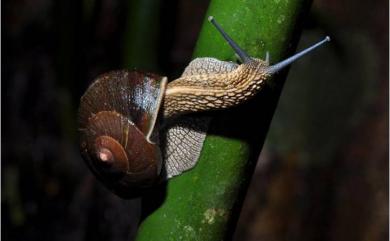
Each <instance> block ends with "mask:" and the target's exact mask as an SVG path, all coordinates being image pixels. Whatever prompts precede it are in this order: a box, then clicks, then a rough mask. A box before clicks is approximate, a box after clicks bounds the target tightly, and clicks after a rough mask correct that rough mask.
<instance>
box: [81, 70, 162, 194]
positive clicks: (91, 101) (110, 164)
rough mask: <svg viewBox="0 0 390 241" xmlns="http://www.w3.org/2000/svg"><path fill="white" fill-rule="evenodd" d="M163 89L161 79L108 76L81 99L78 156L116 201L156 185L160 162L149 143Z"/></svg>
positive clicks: (122, 74)
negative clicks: (116, 196) (119, 197)
mask: <svg viewBox="0 0 390 241" xmlns="http://www.w3.org/2000/svg"><path fill="white" fill-rule="evenodd" d="M165 86H166V78H165V77H161V76H158V75H154V74H147V73H141V72H129V71H125V70H121V71H113V72H109V73H107V74H104V75H102V76H100V77H98V78H97V80H95V82H94V83H93V84H92V85H91V86H90V87H89V88H88V90H87V91H86V92H85V94H84V95H83V96H82V98H81V103H80V108H79V126H80V132H81V135H80V147H81V153H82V155H83V158H84V160H85V161H86V163H87V165H88V166H89V167H90V169H91V170H92V172H93V173H94V174H95V175H96V177H97V178H98V179H100V180H101V181H102V183H104V184H105V186H106V187H107V188H109V189H110V190H112V191H113V192H115V193H116V194H118V195H120V196H128V195H130V196H131V193H130V194H129V191H131V192H134V193H136V192H137V190H138V189H142V188H144V187H148V186H151V185H153V184H155V183H156V182H157V181H158V180H159V177H160V173H161V166H162V157H161V152H160V149H159V147H158V145H157V144H156V143H155V142H154V141H153V140H156V142H157V139H158V133H157V131H155V130H154V129H155V128H154V127H155V124H156V123H155V122H156V118H157V114H158V112H159V108H160V105H161V99H162V95H163V93H164V90H165ZM152 139H153V140H152Z"/></svg>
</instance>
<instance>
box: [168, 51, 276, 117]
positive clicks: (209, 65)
mask: <svg viewBox="0 0 390 241" xmlns="http://www.w3.org/2000/svg"><path fill="white" fill-rule="evenodd" d="M267 68H268V63H267V62H265V61H263V60H260V59H254V58H253V59H252V61H250V62H248V63H244V64H241V65H238V64H235V63H232V62H224V61H220V60H217V59H214V58H198V59H195V60H193V61H192V62H191V63H190V64H189V65H188V67H187V68H186V69H185V71H184V73H183V75H182V76H181V77H180V78H178V79H176V80H174V81H172V82H171V83H169V84H168V87H167V90H166V93H165V97H164V116H172V115H180V114H183V113H188V112H197V111H209V110H216V109H226V108H230V107H232V106H236V105H239V104H241V103H243V102H245V101H246V100H248V99H250V98H251V97H253V96H254V95H255V94H256V93H258V92H259V91H260V89H261V88H262V86H263V84H264V83H265V82H264V81H265V80H266V79H267V78H269V77H270V75H268V74H267V71H266V70H267Z"/></svg>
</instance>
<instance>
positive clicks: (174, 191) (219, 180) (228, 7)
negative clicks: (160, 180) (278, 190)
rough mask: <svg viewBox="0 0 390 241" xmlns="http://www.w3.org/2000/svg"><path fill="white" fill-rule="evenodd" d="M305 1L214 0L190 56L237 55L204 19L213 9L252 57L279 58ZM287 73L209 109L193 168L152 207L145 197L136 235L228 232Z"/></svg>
mask: <svg viewBox="0 0 390 241" xmlns="http://www.w3.org/2000/svg"><path fill="white" fill-rule="evenodd" d="M309 5H310V1H307V0H262V1H256V0H246V1H236V0H213V1H211V3H210V6H209V9H208V12H207V15H206V17H205V22H204V24H203V28H202V30H201V33H200V35H199V39H198V42H197V46H196V49H195V52H194V57H202V56H212V57H216V58H218V59H221V60H234V59H235V57H234V53H233V51H232V50H231V48H230V47H229V46H228V44H227V43H226V42H225V41H224V40H223V38H222V37H221V36H220V34H219V33H218V32H217V31H216V29H214V27H212V26H211V24H210V23H208V22H207V16H209V15H212V16H214V17H215V19H216V20H217V21H218V22H219V23H220V25H221V26H222V27H223V28H224V29H225V30H226V32H227V33H228V34H229V35H230V36H231V37H232V38H233V39H234V40H235V41H236V42H237V43H238V44H239V45H240V46H241V47H242V48H243V49H244V50H246V52H247V53H249V54H250V55H251V56H254V57H258V58H264V56H265V53H266V51H269V53H270V56H271V63H274V62H277V61H279V60H280V59H281V57H282V56H283V57H285V56H286V53H287V50H290V51H291V50H293V49H294V48H295V46H296V42H297V38H296V37H297V36H298V35H299V24H298V22H299V21H298V19H299V18H300V17H302V15H303V14H304V13H305V12H306V10H307V9H308V6H309ZM294 37H295V38H294ZM285 73H286V72H283V73H282V74H279V75H278V76H276V78H273V81H272V83H270V84H269V85H267V86H266V87H265V88H264V90H263V91H262V92H261V93H260V94H259V95H258V96H257V97H256V98H254V99H253V100H251V101H249V103H247V104H244V105H242V106H239V107H238V108H234V109H231V110H227V111H220V112H217V113H216V114H215V118H214V119H213V121H212V124H211V127H210V130H209V132H208V136H207V138H206V141H205V143H204V147H203V150H202V153H201V156H200V160H199V162H198V164H197V166H196V167H195V168H194V169H192V170H191V171H188V172H186V173H184V174H183V175H181V176H179V177H175V178H173V179H171V180H170V181H169V182H168V184H167V186H166V190H164V192H165V193H163V195H162V200H161V203H160V204H158V205H157V206H156V207H152V206H150V205H151V204H152V203H154V204H155V202H154V201H155V200H153V199H157V197H155V196H153V197H146V198H145V206H144V208H145V209H151V213H150V215H149V216H147V217H146V218H145V220H144V221H143V223H142V224H141V226H140V229H139V233H138V236H137V240H138V241H141V240H223V239H225V238H228V237H231V235H232V232H234V227H235V224H236V222H237V219H238V216H239V211H240V209H241V205H242V201H243V199H244V197H245V193H246V190H247V187H248V183H249V181H250V179H251V176H252V174H253V171H254V168H255V165H256V162H257V159H258V156H259V154H260V150H261V147H262V145H263V143H264V139H265V137H266V133H267V131H268V127H269V124H270V121H271V119H272V115H273V113H274V111H275V108H276V104H277V101H278V99H279V95H280V92H281V90H282V86H283V82H284V77H285ZM258 195H261V193H259V194H258ZM155 205H156V204H155ZM149 211H150V210H149Z"/></svg>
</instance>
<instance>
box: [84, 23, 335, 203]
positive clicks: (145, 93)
mask: <svg viewBox="0 0 390 241" xmlns="http://www.w3.org/2000/svg"><path fill="white" fill-rule="evenodd" d="M209 20H210V22H211V23H212V24H213V25H214V26H215V27H216V28H217V29H218V31H219V32H220V33H221V34H222V36H223V37H224V38H225V39H226V41H227V42H228V43H229V44H230V46H231V47H232V48H233V49H234V51H235V52H236V53H237V54H238V55H239V57H240V59H241V61H242V64H240V65H239V64H236V63H233V62H225V61H220V60H217V59H214V58H197V59H194V60H193V61H192V62H191V63H190V64H189V65H188V66H187V67H186V69H185V70H184V72H183V74H182V76H181V77H180V78H178V79H176V80H174V81H172V82H170V83H167V78H166V77H162V76H158V75H155V74H150V73H141V72H136V71H134V72H130V71H126V70H122V71H113V72H110V73H108V74H104V75H102V76H100V77H98V78H97V79H96V80H95V81H94V83H93V84H92V85H91V86H90V87H89V88H88V89H87V91H86V92H85V94H84V95H83V96H82V98H81V103H80V108H79V125H80V128H79V129H80V134H81V135H80V147H81V153H82V156H83V158H84V160H85V161H86V163H87V165H88V166H89V168H90V169H91V170H92V172H93V173H94V174H95V175H96V177H97V178H98V179H99V180H101V181H102V182H103V183H104V184H105V186H106V187H108V188H109V189H110V190H112V191H113V192H114V193H116V194H118V195H119V196H121V197H128V196H132V195H136V194H137V193H138V191H139V190H143V189H144V188H147V187H150V186H153V185H155V184H156V183H158V182H160V181H161V180H166V179H167V178H170V177H173V176H176V175H179V174H181V173H182V172H184V171H186V170H188V169H191V168H192V167H193V166H194V165H195V164H196V162H197V160H198V157H199V155H200V151H201V149H202V145H203V141H204V139H205V135H206V130H207V126H208V121H209V119H208V118H207V117H197V118H194V117H191V116H187V115H186V114H189V113H194V112H202V111H210V110H217V109H226V108H230V107H233V106H237V105H239V104H241V103H243V102H245V101H246V100H248V99H250V98H252V97H253V96H254V95H256V94H257V93H258V92H259V91H260V90H261V88H262V87H263V85H264V83H265V81H266V80H267V79H268V78H269V77H270V76H272V74H274V73H276V72H277V71H279V70H280V69H282V68H284V67H285V66H287V65H289V64H291V63H292V62H293V61H295V60H296V59H298V58H299V57H301V56H302V55H304V54H306V53H307V52H309V51H311V50H313V49H314V48H316V47H318V46H320V45H321V44H323V43H324V42H326V41H329V38H328V37H327V38H326V39H325V40H323V41H321V42H319V43H317V44H316V45H313V46H312V47H310V48H308V49H306V50H304V51H302V52H300V53H298V54H296V55H294V56H292V57H290V58H288V59H286V60H284V61H282V62H280V63H278V64H275V65H272V66H270V65H269V61H268V58H266V60H261V59H256V58H252V57H249V55H247V54H246V53H245V52H244V51H243V50H242V49H241V48H240V47H239V46H238V45H237V44H236V43H235V42H234V41H233V40H232V39H231V38H230V37H229V36H228V35H227V34H226V33H225V32H224V31H223V30H222V28H221V27H220V26H219V25H218V24H217V23H216V22H215V20H214V19H212V18H209ZM162 123H165V124H164V126H165V127H162ZM167 123H168V124H167ZM169 123H170V124H169ZM172 123H173V124H172ZM160 146H161V148H160Z"/></svg>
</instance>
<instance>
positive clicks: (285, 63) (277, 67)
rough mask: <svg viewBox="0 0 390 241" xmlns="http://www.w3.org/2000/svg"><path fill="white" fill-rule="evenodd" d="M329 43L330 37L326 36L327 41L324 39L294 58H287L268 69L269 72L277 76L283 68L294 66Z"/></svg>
mask: <svg viewBox="0 0 390 241" xmlns="http://www.w3.org/2000/svg"><path fill="white" fill-rule="evenodd" d="M329 41H330V37H329V36H326V37H325V39H323V40H322V41H320V42H318V43H316V44H314V45H312V46H310V47H308V48H307V49H304V50H302V51H301V52H299V53H296V54H294V55H293V56H291V57H289V58H287V59H285V60H283V61H281V62H279V63H277V64H274V65H272V66H270V67H269V68H268V70H267V72H268V73H269V74H271V75H272V74H275V73H276V72H278V71H280V70H282V69H283V68H285V67H287V66H288V65H290V64H292V63H293V62H294V61H296V60H297V59H299V58H301V57H302V56H304V55H306V54H307V53H309V52H311V51H313V50H314V49H316V48H318V47H320V46H321V45H323V44H324V43H326V42H329Z"/></svg>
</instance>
